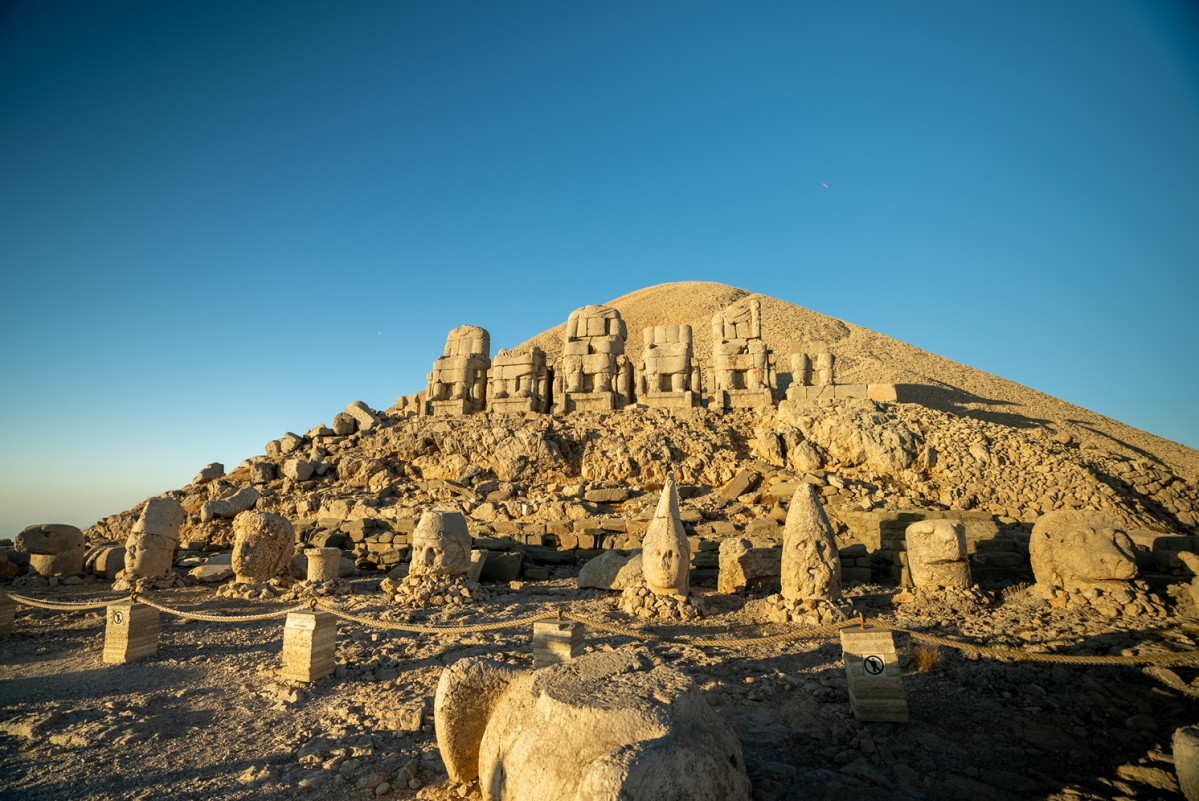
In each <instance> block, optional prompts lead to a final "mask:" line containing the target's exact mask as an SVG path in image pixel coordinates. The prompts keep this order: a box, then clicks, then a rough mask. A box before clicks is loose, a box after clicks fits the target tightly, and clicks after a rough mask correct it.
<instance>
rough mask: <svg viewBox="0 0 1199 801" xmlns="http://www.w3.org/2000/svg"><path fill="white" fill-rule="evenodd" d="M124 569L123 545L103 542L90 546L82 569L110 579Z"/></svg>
mask: <svg viewBox="0 0 1199 801" xmlns="http://www.w3.org/2000/svg"><path fill="white" fill-rule="evenodd" d="M124 569H125V546H124V545H118V544H117V543H115V542H105V543H101V544H99V545H94V546H92V548H91V550H89V551H88V552H87V556H86V558H85V560H84V570H85V572H87V573H94V574H95V575H97V576H99V577H100V578H104V579H108V580H109V581H112V580H113V579H115V578H116V577H117V574H118V573H120V572H121V571H122V570H124Z"/></svg>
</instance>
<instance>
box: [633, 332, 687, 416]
mask: <svg viewBox="0 0 1199 801" xmlns="http://www.w3.org/2000/svg"><path fill="white" fill-rule="evenodd" d="M642 336H643V337H644V343H645V347H644V349H643V350H642V351H641V363H640V365H639V368H638V371H637V399H638V401H639V402H641V403H643V404H645V405H646V406H649V407H652V408H689V407H693V406H699V405H700V401H701V392H700V373H699V365H697V364H695V361H694V357H693V351H692V346H691V326H689V325H658V326H652V327H649V328H646V329H644V331H643V332H642Z"/></svg>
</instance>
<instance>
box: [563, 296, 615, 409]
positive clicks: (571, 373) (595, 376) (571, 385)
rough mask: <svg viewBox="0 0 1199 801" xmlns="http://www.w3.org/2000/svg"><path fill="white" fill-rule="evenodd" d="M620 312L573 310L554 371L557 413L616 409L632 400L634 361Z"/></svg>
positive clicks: (600, 308) (590, 308) (592, 308)
mask: <svg viewBox="0 0 1199 801" xmlns="http://www.w3.org/2000/svg"><path fill="white" fill-rule="evenodd" d="M626 333H627V330H626V328H625V324H624V320H622V319H621V317H620V312H618V311H617V310H616V309H613V308H611V307H608V306H584V307H583V308H581V309H576V310H574V311H573V312H571V314H570V317H569V318H567V321H566V332H565V333H564V334H563V336H562V356H561V358H559V359H558V362H557V366H556V369H555V371H554V412H555V413H556V414H566V413H568V412H572V411H576V410H577V411H612V410H614V409H623V408H624V407H625V406H627V405H628V404H630V403H632V400H633V364H632V362H631V361H629V358H628V357H627V356H625V353H624V350H625V336H626Z"/></svg>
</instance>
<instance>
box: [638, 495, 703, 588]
mask: <svg viewBox="0 0 1199 801" xmlns="http://www.w3.org/2000/svg"><path fill="white" fill-rule="evenodd" d="M641 572H642V574H643V575H644V576H645V585H646V586H647V587H649V589H650V590H651V591H652V592H654V593H655V594H657V595H686V594H687V593H688V591H689V590H690V589H691V550H690V548H689V547H688V544H687V534H686V532H684V531H683V524H682V522H681V521H680V520H679V497H678V493H677V492H676V491H675V488H674V475H673V474H669V475H668V476H667V478H666V484H665V486H664V487H663V488H662V495H661V497H660V498H659V499H658V508H657V509H656V510H655V511H654V517H653V519H652V520H651V521H650V523H649V527H648V528H647V529H646V530H645V536H644V537H642V539H641Z"/></svg>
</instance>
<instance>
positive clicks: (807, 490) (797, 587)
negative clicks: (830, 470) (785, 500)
mask: <svg viewBox="0 0 1199 801" xmlns="http://www.w3.org/2000/svg"><path fill="white" fill-rule="evenodd" d="M779 583H780V584H781V585H782V593H781V595H775V596H771V597H770V598H769V599H767V600H768V602H769V603H770V605H771V611H770V617H771V619H772V620H775V621H776V622H787V621H802V622H805V623H809V624H812V625H823V624H826V623H830V622H835V621H838V620H843V619H845V617H846V616H847V614H848V613H849V607H848V605H847V604H845V603H844V602H843V601H842V598H841V558H840V556H839V554H838V553H837V539H836V533H835V532H834V531H833V526H832V524H831V523H829V520H828V517H827V516H826V515H825V513H824V507H822V506H821V505H820V497H819V496H818V495H817V494H816V488H815V487H814V486H812V485H811V484H808V483H806V482H805V483H802V484H800V485H799V487H798V488H797V489H796V490H795V495H793V496H792V497H791V506H790V508H789V509H788V510H787V522H786V524H785V525H784V527H783V554H782V557H781V559H780V564H779Z"/></svg>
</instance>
